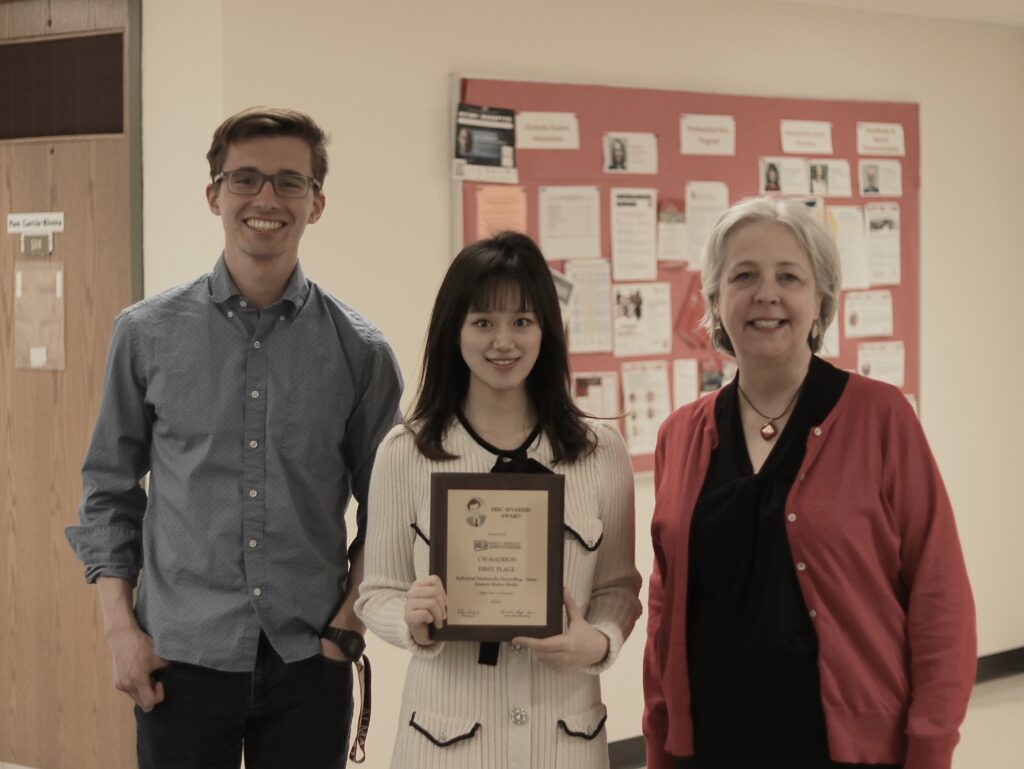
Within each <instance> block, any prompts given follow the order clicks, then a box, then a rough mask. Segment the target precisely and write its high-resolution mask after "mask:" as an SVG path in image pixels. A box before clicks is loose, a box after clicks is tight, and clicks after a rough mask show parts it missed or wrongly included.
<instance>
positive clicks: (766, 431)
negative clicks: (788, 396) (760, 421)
mask: <svg viewBox="0 0 1024 769" xmlns="http://www.w3.org/2000/svg"><path fill="white" fill-rule="evenodd" d="M778 434H779V431H778V430H776V429H775V425H773V424H772V423H771V422H765V423H764V426H763V427H762V428H761V437H762V438H764V439H765V440H766V441H770V440H771V439H772V438H774V437H775V436H776V435H778Z"/></svg>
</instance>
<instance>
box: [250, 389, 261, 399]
mask: <svg viewBox="0 0 1024 769" xmlns="http://www.w3.org/2000/svg"><path fill="white" fill-rule="evenodd" d="M249 396H250V397H251V398H252V399H253V400H256V399H257V398H259V397H260V391H259V390H253V391H252V392H251V393H249Z"/></svg>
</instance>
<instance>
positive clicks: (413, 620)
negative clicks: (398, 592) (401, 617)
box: [405, 574, 448, 646]
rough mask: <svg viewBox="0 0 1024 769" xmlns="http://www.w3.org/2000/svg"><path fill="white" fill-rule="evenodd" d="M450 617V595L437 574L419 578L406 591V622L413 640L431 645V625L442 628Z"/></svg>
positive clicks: (423, 644) (422, 644)
mask: <svg viewBox="0 0 1024 769" xmlns="http://www.w3.org/2000/svg"><path fill="white" fill-rule="evenodd" d="M447 618H448V597H447V596H446V595H445V592H444V586H443V585H442V584H441V578H440V577H438V576H437V575H436V574H431V575H430V576H429V577H424V578H423V579H418V580H416V581H415V582H413V583H412V587H410V588H409V589H408V590H407V591H406V593H405V624H406V625H408V626H409V632H410V633H412V640H414V641H415V642H416V643H417V644H418V645H420V646H430V644H431V643H433V641H431V639H430V626H431V625H433V626H434V627H436V628H440V627H441V626H443V625H444V621H445V620H446V619H447Z"/></svg>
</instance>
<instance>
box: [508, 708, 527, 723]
mask: <svg viewBox="0 0 1024 769" xmlns="http://www.w3.org/2000/svg"><path fill="white" fill-rule="evenodd" d="M509 717H510V718H511V719H512V723H514V724H518V725H520V726H521V725H522V724H525V723H526V722H527V721H529V720H530V716H529V715H528V714H527V712H526V708H520V707H515V708H512V712H511V713H510V714H509Z"/></svg>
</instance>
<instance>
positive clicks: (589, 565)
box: [563, 516, 604, 611]
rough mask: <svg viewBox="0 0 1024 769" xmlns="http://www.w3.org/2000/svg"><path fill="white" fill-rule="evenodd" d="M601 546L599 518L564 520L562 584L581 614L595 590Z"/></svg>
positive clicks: (601, 535) (601, 527)
mask: <svg viewBox="0 0 1024 769" xmlns="http://www.w3.org/2000/svg"><path fill="white" fill-rule="evenodd" d="M603 542H604V522H603V521H602V520H601V519H600V518H588V517H585V516H580V517H577V518H572V519H567V520H566V522H565V549H564V556H563V557H564V566H563V568H564V572H563V575H564V576H563V582H564V584H565V585H567V586H568V587H569V589H570V590H572V594H573V595H574V596H576V600H577V603H580V608H581V609H583V610H584V611H585V610H586V607H585V604H586V603H587V602H589V600H590V593H591V591H592V590H593V589H594V570H595V568H596V567H597V558H598V554H599V553H600V550H601V544H602V543H603Z"/></svg>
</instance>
